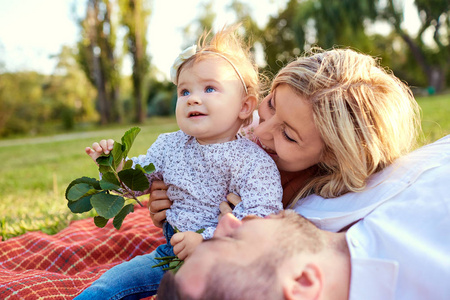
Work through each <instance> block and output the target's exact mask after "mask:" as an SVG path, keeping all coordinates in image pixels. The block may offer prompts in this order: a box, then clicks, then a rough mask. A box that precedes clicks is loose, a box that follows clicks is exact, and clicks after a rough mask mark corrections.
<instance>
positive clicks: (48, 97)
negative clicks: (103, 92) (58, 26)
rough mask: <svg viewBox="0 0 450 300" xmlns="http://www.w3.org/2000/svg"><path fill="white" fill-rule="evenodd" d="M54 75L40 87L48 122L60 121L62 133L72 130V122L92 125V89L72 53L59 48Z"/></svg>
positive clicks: (93, 116) (73, 123) (95, 116)
mask: <svg viewBox="0 0 450 300" xmlns="http://www.w3.org/2000/svg"><path fill="white" fill-rule="evenodd" d="M55 57H56V58H57V60H58V63H57V65H56V68H55V71H54V72H53V74H52V75H51V76H49V78H48V79H47V82H46V84H45V85H43V91H44V93H43V97H42V102H44V103H48V104H49V105H50V106H51V108H52V118H53V119H55V120H61V121H62V122H63V126H64V128H65V129H72V127H73V126H74V125H75V122H76V121H95V120H98V117H99V116H98V114H97V111H96V110H95V105H94V101H93V100H94V99H95V96H96V92H95V88H94V87H93V86H92V84H91V82H89V80H88V79H87V78H86V75H85V74H84V72H83V71H82V70H81V69H80V66H79V64H78V63H77V61H76V54H75V49H72V48H69V47H67V46H64V47H62V49H61V52H60V53H59V54H58V55H57V56H55Z"/></svg>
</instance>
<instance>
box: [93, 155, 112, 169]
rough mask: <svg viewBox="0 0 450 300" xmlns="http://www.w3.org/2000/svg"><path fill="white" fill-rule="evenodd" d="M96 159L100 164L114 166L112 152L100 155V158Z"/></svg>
mask: <svg viewBox="0 0 450 300" xmlns="http://www.w3.org/2000/svg"><path fill="white" fill-rule="evenodd" d="M96 161H97V163H98V164H99V165H100V166H106V167H112V166H113V157H112V155H111V154H109V155H104V156H100V157H99V158H97V160H96Z"/></svg>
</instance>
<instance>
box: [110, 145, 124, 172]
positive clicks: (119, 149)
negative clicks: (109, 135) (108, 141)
mask: <svg viewBox="0 0 450 300" xmlns="http://www.w3.org/2000/svg"><path fill="white" fill-rule="evenodd" d="M123 148H124V146H123V145H122V144H121V143H118V142H115V143H114V147H113V149H112V151H111V155H112V156H113V157H114V169H116V168H117V167H118V166H119V165H120V163H121V162H122V160H123V159H124V158H125V157H124V155H123Z"/></svg>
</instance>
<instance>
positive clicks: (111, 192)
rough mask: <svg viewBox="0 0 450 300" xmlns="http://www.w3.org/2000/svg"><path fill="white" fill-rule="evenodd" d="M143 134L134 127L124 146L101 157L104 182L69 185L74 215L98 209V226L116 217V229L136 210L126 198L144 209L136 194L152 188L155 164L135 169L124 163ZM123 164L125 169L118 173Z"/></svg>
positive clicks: (81, 181)
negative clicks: (150, 182) (149, 176)
mask: <svg viewBox="0 0 450 300" xmlns="http://www.w3.org/2000/svg"><path fill="white" fill-rule="evenodd" d="M140 131H141V129H140V128H139V127H133V128H131V129H130V130H128V131H127V132H125V134H124V135H123V137H122V139H121V143H118V142H115V143H114V147H113V150H112V151H111V153H110V154H108V155H103V156H100V157H99V158H97V164H98V170H99V172H100V173H102V179H101V180H97V179H95V178H90V177H81V178H77V179H75V180H73V181H72V182H71V183H70V184H69V185H68V187H67V188H66V193H65V196H66V199H67V200H68V204H67V205H68V207H69V209H70V210H71V211H72V212H73V213H84V212H88V211H90V210H91V209H95V211H96V212H97V214H98V216H96V217H94V223H95V225H96V226H97V227H105V226H106V224H107V223H108V221H109V219H111V218H114V220H113V225H114V227H115V228H117V229H120V227H121V226H122V223H123V220H124V219H125V217H126V216H127V215H128V214H129V213H132V212H133V211H134V204H133V203H129V204H127V202H126V200H125V198H129V199H132V200H134V201H136V202H137V203H138V204H139V205H140V206H143V204H142V203H141V202H140V201H139V199H137V197H136V194H135V192H134V191H145V190H147V189H148V188H149V182H148V179H147V176H146V174H150V173H152V172H153V171H154V170H155V168H154V166H153V164H149V165H148V166H144V167H142V166H140V165H136V166H135V168H134V169H133V168H131V167H132V165H133V162H132V161H131V160H127V161H126V162H125V163H123V162H124V160H125V159H126V157H127V155H128V152H129V151H130V149H131V146H132V145H133V142H134V140H135V138H136V136H137V135H138V133H139V132H140ZM122 164H123V167H122V170H120V171H117V169H118V168H119V169H120V166H121V165H122Z"/></svg>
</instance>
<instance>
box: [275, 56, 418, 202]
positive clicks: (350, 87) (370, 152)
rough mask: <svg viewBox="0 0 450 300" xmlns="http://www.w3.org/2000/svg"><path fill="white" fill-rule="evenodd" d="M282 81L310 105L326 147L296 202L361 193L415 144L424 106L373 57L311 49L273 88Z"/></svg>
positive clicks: (287, 67)
mask: <svg viewBox="0 0 450 300" xmlns="http://www.w3.org/2000/svg"><path fill="white" fill-rule="evenodd" d="M281 84H287V85H289V86H290V87H291V88H292V90H293V91H294V92H295V93H297V94H298V95H300V96H301V97H303V98H304V99H306V100H307V101H308V102H309V103H311V105H312V109H313V116H314V122H315V125H316V127H317V129H318V130H319V132H320V134H321V138H322V140H323V142H324V145H325V146H324V150H323V153H322V157H321V160H320V163H319V165H318V167H319V168H318V169H319V170H318V174H316V175H317V176H314V177H312V178H311V179H310V181H309V182H308V184H307V185H306V187H305V188H304V189H302V190H301V191H300V193H299V195H298V196H297V198H296V199H294V201H293V203H295V202H296V201H297V200H298V199H299V198H303V197H305V196H307V195H309V194H312V193H315V194H318V195H320V196H322V197H324V198H333V197H337V196H340V195H342V194H344V193H347V192H349V191H351V192H359V191H362V190H363V189H364V188H365V187H366V184H367V179H368V177H369V176H370V175H372V174H373V173H375V172H378V171H380V170H382V169H384V168H385V167H386V166H388V165H390V164H391V163H392V162H393V161H394V160H395V159H397V158H398V157H400V156H402V155H404V154H406V153H407V152H409V151H410V150H411V149H412V147H413V146H414V145H415V142H416V140H417V134H418V133H419V129H420V115H419V111H420V109H419V106H418V104H417V102H416V101H415V99H414V97H413V95H412V92H411V90H410V89H409V88H408V87H407V85H406V84H404V83H403V82H401V81H400V80H399V79H398V78H397V77H395V76H394V75H393V74H392V73H391V72H389V71H387V70H385V69H383V68H381V67H380V65H379V64H378V61H377V60H376V59H374V58H373V57H371V56H369V55H365V54H361V53H357V52H355V51H353V50H350V49H333V50H330V51H323V50H320V49H313V50H312V51H311V53H310V54H308V55H306V56H304V57H300V58H298V59H297V60H295V61H293V62H291V63H289V64H288V65H287V66H286V67H285V68H283V69H282V70H281V71H280V72H279V73H278V74H277V76H276V78H275V79H274V81H273V83H272V88H271V89H272V91H273V90H274V89H275V88H277V87H278V86H279V85H281Z"/></svg>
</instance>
